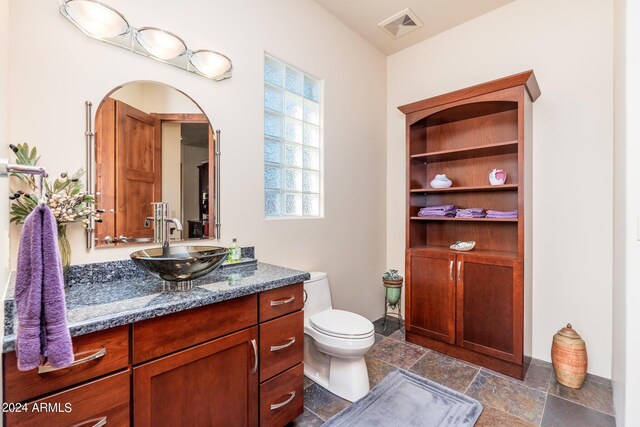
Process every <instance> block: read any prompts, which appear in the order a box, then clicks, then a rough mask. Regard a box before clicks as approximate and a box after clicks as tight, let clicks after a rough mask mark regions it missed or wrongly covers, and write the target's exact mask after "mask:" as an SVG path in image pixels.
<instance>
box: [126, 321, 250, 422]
mask: <svg viewBox="0 0 640 427" xmlns="http://www.w3.org/2000/svg"><path fill="white" fill-rule="evenodd" d="M257 339H258V328H257V327H255V326H254V327H253V328H250V329H245V330H243V331H241V332H236V333H234V334H231V335H227V336H224V337H222V338H218V339H215V340H212V341H209V342H206V343H204V344H200V345H197V346H195V347H191V348H189V349H186V350H182V351H179V352H177V353H173V354H171V355H169V356H166V357H162V358H160V359H157V360H154V361H152V362H149V363H145V364H142V365H141V366H138V367H135V368H134V370H133V399H134V413H133V421H134V425H135V426H143V427H144V426H153V427H156V426H157V427H161V426H168V427H173V426H179V425H184V426H207V425H208V426H222V425H224V426H238V427H240V426H257V425H258V360H257V357H258V353H257V351H256V345H257V343H256V342H257Z"/></svg>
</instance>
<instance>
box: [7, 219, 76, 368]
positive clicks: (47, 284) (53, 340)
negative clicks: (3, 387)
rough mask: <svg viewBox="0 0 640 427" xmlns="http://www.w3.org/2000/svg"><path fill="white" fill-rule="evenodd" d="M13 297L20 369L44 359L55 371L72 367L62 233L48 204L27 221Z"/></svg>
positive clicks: (22, 236) (34, 366)
mask: <svg viewBox="0 0 640 427" xmlns="http://www.w3.org/2000/svg"><path fill="white" fill-rule="evenodd" d="M15 298H16V310H17V313H18V334H17V337H16V356H17V359H18V369H19V370H21V371H28V370H30V369H33V368H36V367H37V366H38V365H39V364H40V363H42V362H43V361H44V358H46V360H47V362H48V363H49V364H50V365H51V366H53V367H54V368H64V367H65V366H69V365H70V364H71V363H72V362H73V348H72V345H71V335H70V334H69V328H68V327H67V315H66V302H65V297H64V279H63V277H62V261H61V260H60V253H59V250H58V229H57V224H56V219H55V217H54V216H53V213H52V212H51V210H50V209H49V207H48V206H38V207H36V208H35V209H34V210H33V212H31V213H30V214H29V216H27V219H26V220H25V222H24V227H23V229H22V235H21V236H20V248H19V250H18V268H17V273H16V291H15Z"/></svg>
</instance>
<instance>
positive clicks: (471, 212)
mask: <svg viewBox="0 0 640 427" xmlns="http://www.w3.org/2000/svg"><path fill="white" fill-rule="evenodd" d="M485 216H487V214H486V213H485V211H484V209H482V208H468V209H457V210H456V218H484V217H485Z"/></svg>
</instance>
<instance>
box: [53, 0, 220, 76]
mask: <svg viewBox="0 0 640 427" xmlns="http://www.w3.org/2000/svg"><path fill="white" fill-rule="evenodd" d="M60 14H61V15H62V16H63V17H65V19H67V20H68V21H69V22H71V23H72V24H73V25H74V26H75V27H77V28H78V29H79V30H80V31H82V32H83V33H84V34H85V35H87V36H89V37H91V38H93V39H96V40H100V41H102V42H105V43H108V44H110V45H113V46H118V47H120V48H123V49H126V50H128V51H131V52H134V53H137V54H139V55H143V56H146V57H148V58H151V59H155V60H156V61H159V62H164V63H165V64H169V65H172V66H174V67H177V68H180V69H183V70H185V71H188V72H190V73H193V74H197V75H199V76H202V77H205V78H207V79H210V80H215V81H221V80H225V79H228V78H230V77H231V69H232V63H231V59H229V58H228V57H227V56H226V55H223V54H221V53H219V52H215V51H213V50H208V49H200V50H196V51H193V50H191V49H189V48H188V47H187V45H186V44H185V42H184V41H183V40H182V39H181V38H180V37H178V36H177V35H175V34H173V33H171V32H169V31H167V30H163V29H161V28H156V27H142V28H136V27H132V26H130V25H129V23H128V21H127V19H126V18H125V17H124V15H122V14H121V13H120V12H118V11H117V10H115V9H114V8H112V7H110V6H108V5H105V4H103V3H100V2H99V1H97V0H60Z"/></svg>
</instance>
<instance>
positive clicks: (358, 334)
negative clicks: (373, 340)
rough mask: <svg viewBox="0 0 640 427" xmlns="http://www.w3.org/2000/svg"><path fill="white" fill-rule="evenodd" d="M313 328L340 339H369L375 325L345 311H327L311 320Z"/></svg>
mask: <svg viewBox="0 0 640 427" xmlns="http://www.w3.org/2000/svg"><path fill="white" fill-rule="evenodd" d="M309 324H310V325H311V327H312V328H313V329H315V330H317V331H319V332H322V333H323V334H327V335H331V336H333V337H338V338H367V337H369V336H371V335H372V334H373V323H371V322H370V321H369V320H368V319H366V318H364V317H362V316H360V315H359V314H355V313H351V312H350V311H343V310H325V311H323V312H320V313H318V314H314V315H313V316H311V317H310V318H309Z"/></svg>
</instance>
